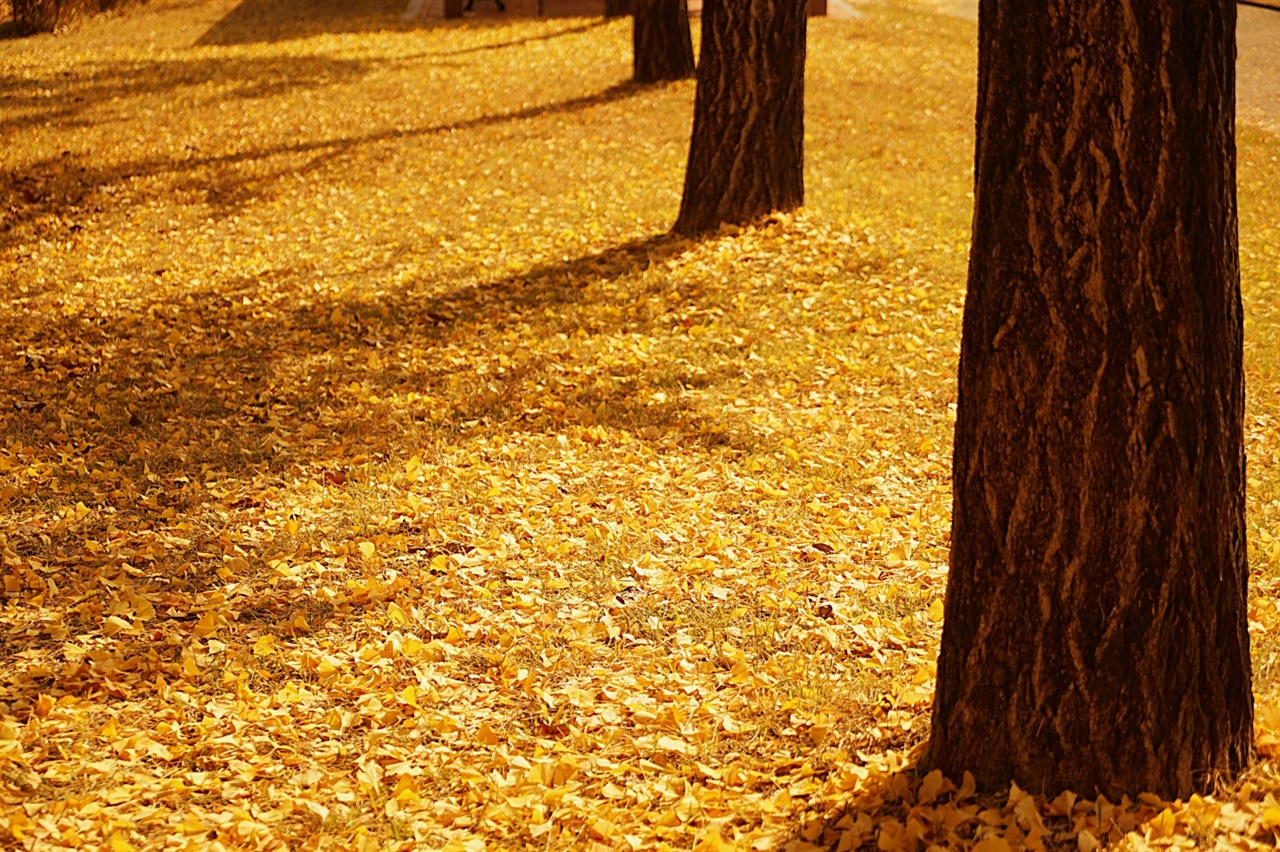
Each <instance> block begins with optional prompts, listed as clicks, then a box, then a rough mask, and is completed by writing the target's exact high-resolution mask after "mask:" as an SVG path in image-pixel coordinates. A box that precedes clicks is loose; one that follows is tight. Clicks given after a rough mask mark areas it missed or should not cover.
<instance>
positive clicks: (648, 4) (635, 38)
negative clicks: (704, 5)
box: [631, 0, 694, 83]
mask: <svg viewBox="0 0 1280 852" xmlns="http://www.w3.org/2000/svg"><path fill="white" fill-rule="evenodd" d="M632 7H633V13H634V20H633V21H632V30H631V45H632V56H633V57H634V59H633V62H634V68H635V75H634V76H635V81H636V82H637V83H659V82H663V81H666V80H683V79H685V78H686V77H692V76H693V71H694V65H693V37H692V36H691V35H690V34H689V6H688V0H635V2H634V3H632Z"/></svg>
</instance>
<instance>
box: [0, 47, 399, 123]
mask: <svg viewBox="0 0 1280 852" xmlns="http://www.w3.org/2000/svg"><path fill="white" fill-rule="evenodd" d="M384 63H385V61H384V62H380V63H377V64H379V65H382V64H384ZM374 65H375V63H374V62H373V61H370V60H357V59H335V58H333V57H328V56H306V57H292V56H281V57H266V58H255V57H201V58H196V59H157V60H149V61H143V62H100V61H91V60H86V61H85V62H83V63H80V64H78V65H77V66H76V67H75V69H74V70H66V71H63V72H62V73H60V74H58V75H56V76H45V77H31V76H24V75H19V74H15V73H12V72H10V73H0V92H3V95H2V96H0V103H3V104H4V106H5V111H4V113H3V114H2V115H0V135H3V134H7V133H22V132H24V131H28V130H35V129H57V130H64V131H65V130H73V129H76V128H81V127H96V126H100V125H102V124H104V123H106V122H109V121H123V120H126V119H125V118H124V117H120V118H115V117H113V116H112V114H111V111H110V110H111V105H112V104H115V103H117V102H119V101H121V100H123V99H135V98H144V97H149V96H153V95H160V96H164V97H165V98H166V99H169V100H171V101H172V100H176V99H177V98H178V97H179V96H180V93H181V95H182V96H183V97H189V96H190V95H192V94H194V95H196V97H197V98H198V97H199V91H200V87H201V86H202V85H204V84H206V83H209V82H210V81H217V82H218V83H219V84H222V85H227V84H230V85H231V89H230V91H226V90H220V91H219V92H218V93H217V94H216V95H215V94H209V95H208V96H207V98H205V99H204V100H207V101H224V100H225V99H227V98H234V99H245V100H248V99H255V98H267V97H273V96H276V95H282V94H286V93H290V92H295V91H304V90H308V89H318V88H321V87H324V86H330V85H333V84H336V83H348V82H354V81H356V80H359V79H360V78H362V77H364V76H365V75H366V74H368V73H369V71H370V70H372V69H373V68H374ZM184 107H185V108H190V107H189V105H184ZM162 108H163V107H162ZM169 108H173V106H172V104H171V105H170V107H169ZM103 109H107V110H108V111H107V112H106V114H103V112H102V110H103Z"/></svg>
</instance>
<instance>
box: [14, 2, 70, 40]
mask: <svg viewBox="0 0 1280 852" xmlns="http://www.w3.org/2000/svg"><path fill="white" fill-rule="evenodd" d="M62 6H63V3H62V0H14V2H13V22H14V26H15V28H16V29H17V31H18V35H24V36H25V35H34V34H35V33H51V32H53V31H54V29H56V28H57V26H58V24H59V23H62V20H63V10H62Z"/></svg>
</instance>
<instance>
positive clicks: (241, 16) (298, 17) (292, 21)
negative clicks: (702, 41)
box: [196, 0, 608, 56]
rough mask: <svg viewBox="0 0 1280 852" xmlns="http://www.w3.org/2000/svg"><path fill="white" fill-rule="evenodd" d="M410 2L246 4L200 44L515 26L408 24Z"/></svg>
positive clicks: (568, 31) (253, 0) (497, 22)
mask: <svg viewBox="0 0 1280 852" xmlns="http://www.w3.org/2000/svg"><path fill="white" fill-rule="evenodd" d="M404 7H405V0H299V2H294V3H285V2H280V0H241V3H240V4H239V5H237V6H236V7H235V8H234V9H232V10H231V11H230V12H228V13H227V14H226V15H224V16H223V17H222V18H221V19H220V20H219V21H218V22H217V23H215V24H214V25H213V26H212V27H210V28H209V29H208V30H207V31H206V32H205V33H204V35H202V36H201V37H200V38H199V40H198V41H196V44H197V45H202V46H203V45H219V46H230V45H239V44H263V43H269V44H274V43H278V42H282V41H292V40H295V39H303V38H310V37H312V36H316V35H321V34H324V33H369V32H407V31H413V30H423V29H436V28H450V27H458V26H465V27H467V28H468V29H475V28H481V27H483V28H486V29H487V28H493V29H502V28H505V27H507V26H509V24H508V22H507V21H506V20H503V19H501V18H496V19H491V18H469V19H467V20H466V21H465V22H464V21H460V20H448V21H446V20H443V19H432V18H422V17H414V18H409V19H405V18H404V17H402V12H403V10H404ZM607 23H608V22H606V21H594V22H592V23H589V24H583V25H577V26H571V27H567V28H565V29H560V30H556V31H554V32H549V33H545V34H542V35H535V36H529V37H526V38H519V39H513V40H510V41H505V42H499V43H495V44H492V45H481V46H478V47H474V48H465V49H463V50H459V51H452V52H448V53H441V54H436V55H440V56H457V55H462V54H466V53H476V52H482V51H485V50H497V49H499V48H503V47H514V46H518V45H522V44H529V43H532V42H538V41H549V40H551V39H556V38H560V37H561V36H566V35H573V34H575V33H582V32H586V31H588V30H591V29H594V28H596V27H601V26H607Z"/></svg>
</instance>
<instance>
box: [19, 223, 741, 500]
mask: <svg viewBox="0 0 1280 852" xmlns="http://www.w3.org/2000/svg"><path fill="white" fill-rule="evenodd" d="M690 246H691V243H690V242H689V241H688V240H685V239H682V238H678V237H675V236H672V235H670V234H658V235H653V236H650V237H646V238H642V239H636V240H631V241H629V242H626V243H623V244H621V245H619V246H616V247H614V248H611V249H609V250H607V251H603V252H594V253H590V254H586V255H583V256H581V257H576V258H572V259H570V260H566V261H564V262H560V263H552V264H546V265H542V266H538V267H535V268H533V269H530V270H527V271H524V272H519V273H515V274H512V275H508V276H505V277H503V278H500V279H497V280H493V281H490V282H483V283H479V284H476V285H473V286H461V287H457V288H455V289H453V290H450V291H447V292H445V293H443V294H441V295H439V296H436V297H433V298H428V299H422V298H420V297H417V296H415V295H414V294H413V293H411V292H409V290H408V289H407V288H399V289H393V290H391V291H389V292H387V293H385V294H384V295H383V296H382V297H381V298H380V300H379V302H378V303H376V304H375V305H360V304H357V303H341V302H339V303H336V304H335V303H330V302H325V303H323V304H322V305H320V306H318V307H314V306H301V307H296V308H293V309H291V310H287V311H285V312H284V313H283V314H282V315H281V316H279V317H278V320H277V321H276V322H273V323H270V324H267V325H263V326H253V327H252V328H253V335H252V337H250V338H248V339H246V338H245V337H244V336H243V335H240V336H237V335H230V334H226V333H224V332H220V331H218V329H219V327H220V326H222V325H224V324H225V321H226V314H227V312H228V311H231V312H232V313H233V314H237V313H245V315H246V316H247V315H248V314H247V312H248V311H250V310H252V309H251V308H243V309H241V308H240V306H241V305H242V304H243V303H244V302H245V301H250V299H247V298H246V297H250V296H251V295H252V294H253V293H254V292H256V291H257V290H258V289H259V288H262V287H263V286H269V285H271V284H272V283H273V279H276V280H280V279H287V278H290V277H292V276H293V275H294V274H295V272H294V270H278V271H277V272H275V273H267V274H265V275H261V276H257V277H255V278H254V279H244V280H241V281H223V282H219V283H216V284H210V285H209V286H208V287H207V288H206V292H205V293H203V294H201V295H200V297H199V298H197V299H186V298H184V299H183V300H181V301H173V302H170V303H166V304H163V305H159V306H156V310H155V311H153V312H151V313H149V314H148V315H147V316H135V317H132V318H125V319H122V318H121V317H117V316H111V315H108V314H106V313H96V312H94V313H90V312H82V313H78V314H75V315H70V316H62V317H60V318H59V319H57V320H56V321H53V322H45V323H43V324H40V325H39V326H36V327H33V326H31V325H30V324H29V320H28V319H27V318H25V317H20V316H12V315H10V316H4V317H0V339H3V340H9V341H20V342H21V347H22V348H21V350H20V351H15V353H14V354H15V356H16V358H17V361H18V368H17V369H16V370H15V375H14V382H15V387H14V389H13V393H12V394H11V395H10V398H9V399H8V403H7V406H6V408H9V409H11V413H9V414H8V416H7V417H5V418H3V419H4V425H3V427H2V428H0V440H3V441H4V442H5V444H6V445H9V444H12V443H13V441H14V440H17V441H20V442H23V443H26V444H33V443H34V444H39V443H43V442H44V441H45V440H47V438H48V436H50V435H54V434H57V433H61V432H63V430H65V429H66V428H67V424H68V423H74V424H77V428H78V429H79V430H80V432H81V433H82V438H81V440H83V441H84V442H86V444H87V445H89V446H94V445H99V444H109V443H113V442H114V441H116V440H118V439H120V438H121V437H122V436H125V437H126V439H127V440H129V441H133V442H138V441H150V442H153V443H155V446H154V447H153V448H152V449H153V454H152V455H151V456H150V457H149V458H147V459H146V460H145V463H146V464H148V465H149V467H150V469H151V470H153V471H164V470H169V471H170V472H172V471H173V470H175V469H176V468H177V467H192V466H194V467H199V466H200V465H203V464H209V465H213V466H216V467H218V468H219V469H222V470H225V471H226V472H227V473H228V474H231V475H237V474H238V473H240V472H243V471H244V470H246V469H249V468H254V467H257V466H259V465H262V464H267V465H271V464H273V463H274V462H273V459H272V453H271V452H270V446H269V442H268V443H267V444H263V443H262V440H263V439H265V438H266V437H267V436H268V435H270V434H271V433H272V431H273V430H274V429H275V428H276V426H275V425H273V424H272V422H271V421H272V419H273V415H272V411H273V406H275V405H278V404H280V403H282V402H287V404H288V405H290V406H292V407H296V408H298V409H299V413H300V414H301V415H302V416H305V415H306V414H307V412H308V410H310V409H313V408H314V407H315V406H317V405H320V404H321V403H322V402H324V400H326V398H328V397H329V396H331V393H330V389H329V386H330V384H331V383H332V381H333V380H334V377H333V376H332V375H330V376H328V377H325V378H324V379H323V380H322V381H321V380H320V379H317V384H316V385H315V387H292V388H288V389H286V388H283V387H281V386H280V385H279V382H278V381H277V380H276V374H277V369H276V366H275V365H276V362H277V361H278V360H279V359H280V358H281V357H284V356H287V357H290V358H302V359H305V358H308V357H310V356H311V355H314V354H318V353H325V352H330V351H334V350H336V349H340V348H350V347H353V346H354V347H357V348H366V349H369V350H371V351H372V350H373V349H375V348H377V347H378V346H379V345H381V343H382V342H383V341H387V342H395V343H402V342H403V340H402V339H398V338H404V337H405V336H407V335H406V332H408V333H409V334H411V335H412V336H413V337H414V338H415V344H416V345H419V346H425V347H428V348H435V347H444V346H445V345H446V344H447V341H448V339H449V338H450V337H451V336H452V335H454V334H456V333H458V332H456V331H455V329H457V328H463V327H465V328H466V329H468V331H467V333H473V331H472V330H474V329H475V328H476V327H482V328H483V332H482V333H483V334H484V335H485V336H487V337H488V336H492V337H494V338H495V339H497V338H498V337H499V336H501V335H503V333H504V332H505V331H506V329H508V328H511V327H514V326H531V327H534V328H536V330H537V332H536V333H538V334H541V335H550V336H555V335H557V334H560V333H564V332H570V331H574V330H576V329H577V328H578V319H577V318H575V317H574V316H572V315H571V313H572V312H571V311H570V310H569V308H570V306H571V305H572V304H574V303H577V302H579V301H580V300H581V298H582V295H583V293H584V292H585V290H586V287H587V285H588V283H590V282H609V281H613V280H616V279H618V278H621V277H623V276H626V275H629V274H635V273H638V272H641V271H643V270H644V269H646V268H648V266H649V265H651V264H656V263H661V262H663V261H665V260H666V259H668V258H670V257H672V256H674V255H676V254H679V253H680V252H682V251H685V250H687V249H689V248H690ZM628 295H630V294H628ZM335 307H336V308H338V309H339V310H341V311H343V312H345V313H346V314H347V315H349V316H350V317H351V322H350V323H349V324H347V325H344V326H335V325H334V324H333V323H332V322H331V321H330V319H329V317H330V314H331V313H332V312H333V310H334V308H335ZM157 318H162V319H159V320H158V319H157ZM388 318H392V319H388ZM649 321H650V318H646V317H644V316H642V315H637V316H635V317H628V318H626V319H622V318H619V319H616V320H614V321H612V322H613V325H612V326H611V327H609V328H603V327H602V328H600V329H598V330H599V331H609V332H620V333H625V332H627V331H629V330H636V329H638V328H640V327H642V326H644V324H645V323H647V322H649ZM193 328H195V329H202V330H203V331H202V333H200V334H199V335H196V334H194V333H192V332H190V329H193ZM175 331H181V332H184V337H183V339H182V341H181V346H180V348H178V347H176V346H175V338H174V334H175ZM286 341H287V342H286ZM428 363H431V364H432V366H431V367H430V368H426V369H423V370H422V371H419V372H416V373H400V374H398V375H397V376H395V377H392V376H390V375H387V374H383V373H378V372H376V371H373V372H371V371H368V370H366V369H365V368H364V367H363V366H361V365H356V366H352V367H349V368H347V372H348V373H349V375H347V376H346V377H345V379H344V381H349V380H355V381H358V382H366V383H368V385H369V386H370V387H372V388H378V389H391V388H398V389H400V390H406V389H412V390H414V391H417V392H420V393H421V392H431V391H436V392H444V389H445V388H446V387H447V386H448V384H449V378H450V376H452V375H454V374H455V373H458V372H459V371H463V372H470V371H471V370H472V366H471V365H462V366H455V365H452V364H451V363H449V362H447V361H446V360H445V359H439V360H438V361H431V362H428ZM175 367H180V368H181V369H180V370H179V372H180V373H181V375H183V376H186V377H191V376H201V377H204V378H201V379H200V380H199V381H190V380H188V381H181V380H180V381H178V382H177V383H176V384H175V383H174V381H173V377H172V375H171V374H170V370H171V369H173V368H175ZM340 369H341V368H340ZM553 370H554V365H552V364H549V363H546V362H532V363H530V364H528V365H526V366H525V367H524V368H523V369H522V370H520V371H516V372H513V373H512V374H510V375H509V376H506V377H497V384H498V385H499V386H500V387H499V390H498V396H500V397H501V396H502V395H503V393H504V392H514V391H515V390H517V389H518V388H519V387H520V386H521V385H522V384H537V383H539V382H545V380H546V379H547V377H548V376H549V375H550V374H551V372H553ZM715 378H716V377H705V378H704V379H702V380H701V381H702V382H704V383H705V382H707V381H713V380H715ZM103 383H108V384H112V385H113V386H116V387H118V388H119V391H118V392H117V391H112V392H111V393H109V394H107V396H106V398H105V399H102V398H99V399H98V402H103V403H105V406H103V410H102V411H97V410H96V408H97V407H96V405H95V403H94V401H93V398H92V396H91V395H88V394H87V391H88V390H90V389H92V388H95V387H97V386H100V385H103ZM690 383H692V380H691V381H690ZM104 389H105V385H104ZM70 390H74V391H75V393H76V396H77V397H78V398H80V399H81V400H82V401H83V403H84V406H85V407H84V409H83V410H79V408H78V404H77V403H70V404H67V403H65V402H64V401H63V398H64V397H65V396H66V392H67V391H70ZM100 393H101V392H100ZM586 400H587V398H586V397H584V398H583V400H578V401H577V402H576V403H574V404H585V402H586ZM600 401H603V400H600ZM598 403H599V401H597V402H596V404H597V405H598ZM613 403H615V404H613V405H611V406H610V409H611V410H612V411H614V412H615V413H616V414H617V416H618V418H619V419H618V420H617V423H618V425H625V424H626V422H627V417H628V415H626V411H627V406H626V405H625V404H622V403H621V401H620V400H617V399H614V400H613ZM482 407H483V408H484V411H483V412H482V411H481V408H482ZM674 412H675V409H674V408H673V409H672V413H673V416H674ZM632 413H633V414H634V412H632ZM481 415H482V416H484V417H487V418H490V419H491V420H498V419H501V418H504V417H518V416H520V415H521V412H520V411H519V410H518V408H516V407H514V406H508V405H504V404H493V401H492V400H490V401H489V402H487V403H485V402H483V401H481V400H472V399H462V400H459V401H458V405H457V406H456V410H455V411H453V412H452V413H451V414H450V415H449V417H448V418H446V419H449V420H458V421H464V420H470V419H474V418H476V417H478V416H481ZM183 419H190V420H194V421H197V422H198V421H201V420H205V421H208V422H209V423H211V424H212V423H214V422H222V423H225V422H227V421H228V419H230V421H232V422H234V423H235V424H236V426H237V428H238V429H239V430H241V434H240V435H239V436H238V439H239V440H238V443H239V444H241V445H242V446H259V447H261V448H262V451H261V452H257V451H254V452H238V453H236V454H232V455H227V454H226V452H225V448H224V447H220V446H218V445H216V444H212V443H211V444H207V445H193V447H192V448H191V449H190V451H189V452H188V453H187V455H186V458H185V459H183V458H180V457H178V456H176V455H175V456H172V457H171V458H168V459H167V460H166V459H165V458H164V456H166V452H165V447H164V443H165V440H166V438H167V436H168V435H169V434H171V432H172V429H173V426H172V424H173V423H175V422H178V421H180V420H183ZM668 419H670V418H668ZM633 420H634V418H633ZM495 425H497V424H496V423H495ZM351 428H352V430H353V431H354V432H355V433H359V431H360V430H361V429H362V428H363V427H362V425H361V424H360V423H358V422H353V423H352V424H351ZM296 461H297V459H296V458H295V459H293V462H296ZM137 463H138V465H139V468H140V469H141V465H142V464H143V463H144V460H143V459H138V462H137Z"/></svg>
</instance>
